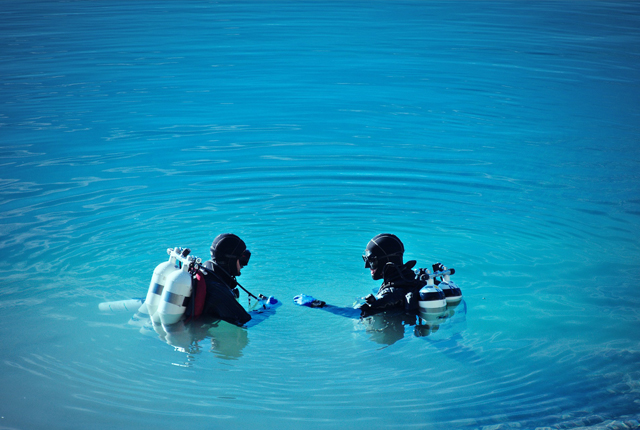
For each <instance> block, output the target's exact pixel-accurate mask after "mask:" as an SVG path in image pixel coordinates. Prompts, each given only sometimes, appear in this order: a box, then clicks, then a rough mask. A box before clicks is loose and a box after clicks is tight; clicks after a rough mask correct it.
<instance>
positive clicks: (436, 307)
mask: <svg viewBox="0 0 640 430" xmlns="http://www.w3.org/2000/svg"><path fill="white" fill-rule="evenodd" d="M418 305H419V306H420V309H421V310H426V311H429V312H432V311H434V312H437V311H441V310H444V309H445V308H446V307H447V299H446V297H445V295H444V292H443V291H442V290H441V289H440V288H438V287H436V286H435V284H434V282H433V278H431V277H430V278H429V279H428V280H427V285H425V286H424V287H422V288H421V289H420V300H419V301H418Z"/></svg>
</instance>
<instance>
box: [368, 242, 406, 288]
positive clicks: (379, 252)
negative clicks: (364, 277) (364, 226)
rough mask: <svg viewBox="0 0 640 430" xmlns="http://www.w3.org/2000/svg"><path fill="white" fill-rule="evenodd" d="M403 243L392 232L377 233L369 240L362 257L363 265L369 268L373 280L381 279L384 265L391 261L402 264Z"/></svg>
mask: <svg viewBox="0 0 640 430" xmlns="http://www.w3.org/2000/svg"><path fill="white" fill-rule="evenodd" d="M402 254H404V245H403V244H402V242H401V241H400V239H398V238H397V237H396V236H394V235H393V234H388V233H385V234H379V235H377V236H376V237H374V238H373V239H371V240H370V241H369V243H368V244H367V248H366V249H365V250H364V254H363V255H362V259H363V260H364V267H365V268H367V269H370V270H371V277H372V278H373V279H375V280H377V279H382V277H383V271H384V265H385V264H387V263H389V262H391V263H394V264H398V265H401V264H402Z"/></svg>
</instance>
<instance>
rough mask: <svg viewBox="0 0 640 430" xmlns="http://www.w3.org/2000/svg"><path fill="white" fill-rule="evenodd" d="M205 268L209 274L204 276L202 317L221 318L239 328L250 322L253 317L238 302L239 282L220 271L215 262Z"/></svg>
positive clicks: (206, 263) (208, 262)
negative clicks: (204, 287)
mask: <svg viewBox="0 0 640 430" xmlns="http://www.w3.org/2000/svg"><path fill="white" fill-rule="evenodd" d="M205 268H206V269H207V274H206V275H205V276H204V281H205V284H206V297H205V300H204V305H203V309H202V315H203V316H209V317H214V318H220V319H221V320H223V321H226V322H228V323H230V324H235V325H238V326H242V325H244V324H246V323H247V322H249V321H250V320H251V315H249V313H248V312H247V311H246V310H245V309H244V308H243V307H242V305H241V304H240V303H238V300H237V289H236V285H237V282H236V281H235V279H234V278H233V277H231V276H230V275H229V274H227V273H224V271H223V270H220V267H219V266H217V265H216V264H215V263H214V262H213V261H207V262H205ZM234 291H235V293H234Z"/></svg>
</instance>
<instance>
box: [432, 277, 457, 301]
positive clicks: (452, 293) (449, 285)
mask: <svg viewBox="0 0 640 430" xmlns="http://www.w3.org/2000/svg"><path fill="white" fill-rule="evenodd" d="M447 278H448V276H447ZM438 287H439V288H440V289H441V290H442V291H443V292H444V295H445V297H446V298H447V304H448V305H455V304H458V303H460V300H462V291H461V290H460V288H459V287H458V286H457V285H456V284H455V283H454V282H453V281H451V280H445V281H442V282H440V284H438Z"/></svg>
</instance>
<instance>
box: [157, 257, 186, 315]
mask: <svg viewBox="0 0 640 430" xmlns="http://www.w3.org/2000/svg"><path fill="white" fill-rule="evenodd" d="M189 258H191V257H189ZM189 297H191V274H190V273H189V264H188V263H185V264H183V265H182V270H176V271H173V272H172V273H170V274H169V276H167V283H166V285H165V287H164V292H163V293H162V298H161V299H160V303H159V304H158V310H157V311H156V313H157V314H158V317H159V318H160V321H161V322H162V325H163V326H167V325H171V324H175V323H177V322H178V321H180V318H181V317H182V315H183V314H184V311H185V310H186V304H187V303H188V300H185V299H188V298H189Z"/></svg>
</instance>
